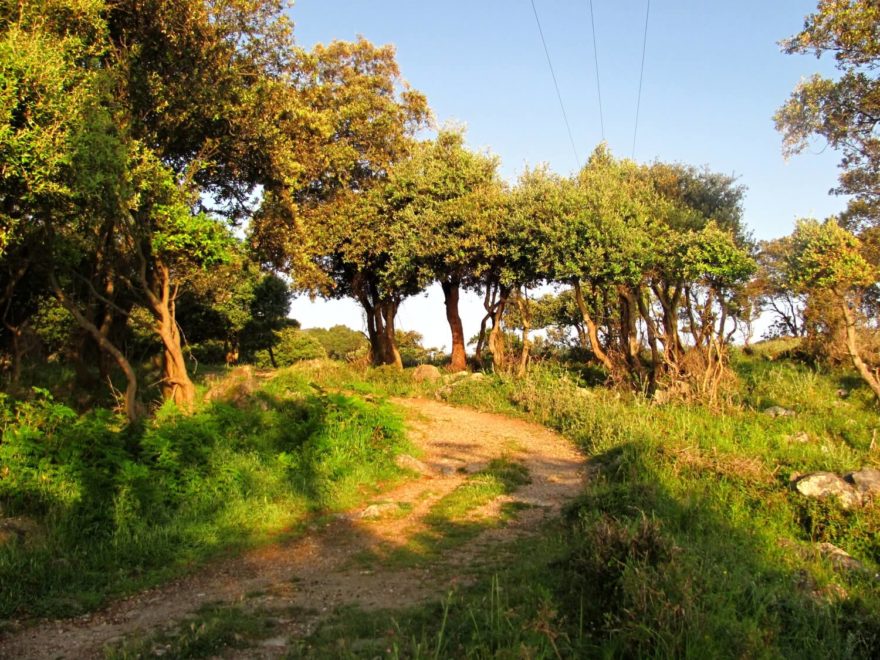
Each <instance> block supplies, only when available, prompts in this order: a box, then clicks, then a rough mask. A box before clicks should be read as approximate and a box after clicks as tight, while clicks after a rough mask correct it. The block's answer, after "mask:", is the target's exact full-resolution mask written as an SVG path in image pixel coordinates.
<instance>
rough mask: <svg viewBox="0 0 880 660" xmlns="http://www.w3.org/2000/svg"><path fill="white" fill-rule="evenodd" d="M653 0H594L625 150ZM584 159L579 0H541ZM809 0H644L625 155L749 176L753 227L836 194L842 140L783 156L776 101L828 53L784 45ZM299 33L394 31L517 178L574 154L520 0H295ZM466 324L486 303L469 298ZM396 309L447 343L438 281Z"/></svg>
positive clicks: (585, 49) (588, 132)
mask: <svg viewBox="0 0 880 660" xmlns="http://www.w3.org/2000/svg"><path fill="white" fill-rule="evenodd" d="M646 4H647V0H593V10H594V17H595V28H596V47H597V50H598V60H599V81H600V84H601V91H602V109H603V116H604V126H605V139H606V140H607V142H608V144H609V146H610V147H611V149H612V151H613V152H614V153H615V154H616V155H618V156H623V157H630V156H631V155H632V146H633V131H634V127H635V113H636V100H637V95H638V86H639V69H640V63H641V58H642V38H643V34H644V21H645V9H646ZM535 6H536V8H537V11H538V15H539V16H540V19H541V25H542V27H543V30H544V36H545V38H546V40H547V46H548V48H549V50H550V55H551V58H552V62H553V66H554V69H555V72H556V76H557V79H558V81H559V87H560V91H561V94H562V97H563V101H564V103H565V108H566V111H567V114H568V118H569V121H570V124H571V129H572V134H573V136H574V141H575V146H576V148H577V151H578V153H579V157H580V160H581V162H582V161H583V160H584V159H585V158H586V157H587V156H588V155H589V153H590V151H591V150H592V149H593V148H594V147H595V146H596V144H598V143H599V142H600V141H601V140H602V131H601V128H600V119H599V103H598V97H597V89H596V72H595V61H594V57H593V39H592V33H591V26H590V13H589V11H590V8H589V0H535ZM814 9H815V0H763V1H760V0H742V1H740V2H720V1H712V0H653V2H651V10H650V17H649V22H648V34H647V48H646V55H645V70H644V83H643V88H642V98H641V107H640V112H639V125H638V135H637V140H636V148H635V159H636V160H638V161H652V160H655V159H659V160H663V161H678V162H684V163H688V164H693V165H706V166H708V167H709V168H710V169H712V170H714V171H718V172H723V173H726V174H734V175H736V176H738V177H739V180H740V183H742V184H744V185H745V186H746V187H747V188H748V192H747V196H746V203H745V220H746V223H747V224H748V226H749V227H750V228H751V229H752V231H753V232H754V234H755V236H756V237H757V238H761V239H763V238H772V237H775V236H781V235H784V234H787V233H789V232H790V231H791V229H792V227H793V225H794V220H795V218H798V217H804V216H815V217H820V218H822V217H825V216H827V215H830V214H832V213H836V212H838V211H840V210H841V209H842V208H843V206H844V205H845V202H844V200H842V199H841V198H839V197H833V196H829V195H828V190H829V189H830V188H831V187H833V186H834V185H835V182H836V179H837V162H838V160H839V156H838V155H837V154H835V153H834V152H832V151H831V150H830V149H824V145H823V144H821V143H817V144H815V145H814V146H813V148H812V149H811V151H810V152H808V153H805V154H803V155H801V156H797V157H795V158H793V159H790V160H789V161H788V162H786V161H785V160H784V159H783V157H782V152H781V138H780V135H779V134H778V133H777V132H776V130H775V129H774V127H773V120H772V116H773V113H774V112H775V110H776V109H777V108H778V107H779V106H780V105H781V104H782V103H783V102H784V101H785V99H786V98H787V97H788V95H789V94H790V92H791V90H792V89H794V87H795V85H796V84H797V82H798V81H799V80H800V79H801V78H802V77H805V76H809V75H811V74H812V73H814V72H821V73H825V74H829V73H830V72H831V71H832V67H831V62H830V61H829V60H828V59H827V58H823V59H822V60H817V59H816V58H815V57H809V56H792V55H784V54H782V53H781V52H780V50H779V46H778V45H777V42H778V41H779V40H780V39H782V38H784V37H787V36H790V35H792V34H794V33H796V32H797V31H798V29H799V28H800V27H801V26H802V24H803V18H804V16H805V15H806V14H808V13H810V12H811V11H813V10H814ZM291 15H292V17H293V20H294V22H295V34H296V37H297V41H298V42H299V43H300V44H301V45H303V46H307V47H308V46H312V45H314V44H315V43H319V42H328V41H331V40H333V39H342V40H350V39H354V38H356V37H357V36H358V35H363V36H364V37H366V38H367V39H369V40H370V41H373V42H374V43H378V44H385V43H391V44H394V45H395V46H396V48H397V59H398V62H399V64H400V68H401V71H402V73H403V76H404V78H405V79H406V80H407V81H408V82H409V83H410V85H412V86H413V87H414V88H416V89H418V90H420V91H422V92H423V93H425V94H426V95H427V97H428V102H429V103H430V105H431V107H432V109H433V111H434V115H435V118H436V120H437V122H438V124H443V123H445V122H456V123H462V124H464V125H466V127H467V139H468V143H469V144H470V146H471V147H473V148H481V149H482V148H485V149H489V150H490V151H491V152H492V153H495V154H497V155H498V156H500V158H501V161H502V174H503V175H504V176H505V178H507V179H509V180H511V181H513V180H515V178H516V176H517V174H518V173H519V172H521V171H522V170H523V168H524V167H525V166H527V165H529V166H533V165H536V164H539V163H545V162H546V163H548V164H549V165H550V166H551V167H552V168H553V169H554V170H555V171H557V172H560V173H563V174H565V173H570V172H573V171H575V170H576V169H577V161H576V160H575V156H574V154H573V152H572V146H571V143H570V141H569V138H568V133H567V131H566V126H565V123H564V121H563V118H562V113H561V110H560V107H559V102H558V100H557V98H556V92H555V90H554V87H553V80H552V78H551V76H550V71H549V69H548V66H547V60H546V57H545V55H544V50H543V46H542V45H541V40H540V36H539V33H538V28H537V26H536V23H535V16H534V14H533V12H532V5H531V3H530V0H471V1H470V2H460V1H458V0H447V1H446V2H443V3H439V2H432V3H427V2H416V1H413V0H410V1H405V0H298V2H297V3H296V4H295V6H294V8H293V10H292V12H291ZM463 311H464V314H463V316H464V322H465V326H466V327H465V332H466V333H468V334H474V333H475V332H476V328H477V326H478V324H479V317H480V305H479V303H478V302H477V301H476V300H474V299H469V300H468V301H467V302H466V303H465V305H464V310H463ZM293 315H294V316H295V317H296V318H298V319H299V320H300V321H301V322H303V325H304V326H307V327H308V326H322V325H324V326H326V325H332V324H333V323H346V324H347V325H350V326H352V327H355V328H361V327H362V326H363V323H362V320H361V315H360V312H359V309H358V308H357V306H356V305H354V304H353V303H350V302H332V303H327V302H315V303H309V302H308V301H307V300H304V299H299V300H297V301H296V302H295V304H294V308H293ZM398 325H399V326H400V327H402V328H405V329H414V330H418V331H419V332H422V333H423V334H424V335H425V338H426V342H427V343H429V344H432V345H442V344H446V343H448V339H447V336H446V335H447V334H448V328H447V327H446V325H445V317H444V314H443V308H442V297H440V296H439V291H437V290H432V291H430V292H429V294H428V296H427V297H425V296H419V297H417V298H416V299H413V300H411V301H409V302H407V303H405V305H404V307H403V308H402V309H401V313H400V316H399V320H398Z"/></svg>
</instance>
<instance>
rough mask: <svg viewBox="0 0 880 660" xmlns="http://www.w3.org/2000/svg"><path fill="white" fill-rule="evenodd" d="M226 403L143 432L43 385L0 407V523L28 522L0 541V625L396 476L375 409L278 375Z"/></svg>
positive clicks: (395, 446)
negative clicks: (61, 399)
mask: <svg viewBox="0 0 880 660" xmlns="http://www.w3.org/2000/svg"><path fill="white" fill-rule="evenodd" d="M226 394H227V395H228V396H224V397H221V398H218V399H214V400H212V401H210V402H205V403H204V404H203V405H202V406H201V408H200V409H199V410H198V411H196V412H195V413H194V414H192V415H188V416H187V415H181V414H179V413H178V412H177V411H176V410H174V409H173V407H166V408H163V409H161V410H160V411H159V412H158V413H157V414H156V415H155V417H154V418H153V419H152V420H151V421H149V422H148V423H146V424H145V425H143V426H141V427H139V428H132V427H127V426H126V425H124V423H123V420H121V419H119V418H118V417H116V416H114V415H113V414H111V413H110V412H108V411H106V410H100V409H99V410H95V411H94V412H91V413H89V414H85V415H79V414H77V413H76V412H74V411H73V410H71V409H70V408H68V407H67V406H65V405H62V404H60V403H57V402H56V401H54V400H53V399H52V398H51V397H50V396H49V394H48V393H47V392H43V391H40V392H37V393H36V396H34V397H32V398H31V399H29V400H24V401H22V400H12V399H10V398H8V397H6V396H3V397H2V398H0V426H2V441H0V517H2V518H4V520H6V521H12V523H15V524H18V525H22V524H24V523H23V521H26V523H27V534H21V535H16V534H9V535H7V536H6V537H5V538H3V539H2V541H3V542H2V543H0V617H3V618H7V617H12V616H18V617H20V616H33V615H39V616H62V615H71V614H74V613H78V612H82V611H85V610H89V609H92V608H94V607H96V606H98V605H99V604H101V603H102V602H104V601H105V600H106V599H107V598H108V597H109V596H113V595H118V594H122V593H126V592H131V591H133V590H136V589H140V588H143V587H145V586H148V585H151V584H155V583H158V582H161V581H163V580H166V579H168V578H170V577H172V576H173V575H176V574H179V573H180V572H182V571H185V570H187V569H190V568H191V567H192V566H193V565H195V564H198V563H200V562H204V561H205V560H207V559H209V558H210V557H212V556H215V555H217V554H218V553H219V552H221V551H229V550H231V549H241V548H244V547H247V546H251V545H254V544H257V543H260V542H264V541H265V540H268V539H270V538H273V537H277V535H279V534H289V533H295V532H296V530H297V526H298V525H300V524H302V523H304V522H305V521H306V520H307V519H308V518H309V517H310V515H311V514H313V513H317V512H323V511H334V510H341V509H346V508H349V507H351V506H353V505H354V504H355V503H357V502H359V501H361V500H363V499H364V498H365V497H366V496H368V495H369V494H370V493H372V492H376V491H377V490H378V489H380V488H381V487H382V486H383V485H384V484H387V483H388V482H389V481H392V480H395V479H397V478H399V477H400V476H401V475H400V471H399V470H398V468H396V467H395V465H394V460H393V458H394V455H395V454H396V453H399V452H400V451H402V450H404V449H405V448H406V443H405V438H404V435H403V430H402V422H401V419H400V418H399V417H398V415H397V414H396V413H395V412H394V411H393V409H392V408H391V407H390V406H389V405H387V404H385V403H382V402H377V401H373V402H368V401H365V400H363V399H362V398H359V397H357V396H352V395H345V394H337V393H332V392H322V391H319V390H316V389H315V388H314V387H312V386H310V385H309V384H308V381H307V380H304V379H303V378H301V377H300V376H298V375H294V374H283V373H282V374H280V375H279V376H278V377H277V378H275V379H272V380H269V381H268V382H266V383H264V384H258V385H256V386H254V387H252V388H251V390H247V389H245V390H244V391H243V390H242V388H238V389H235V388H233V391H232V393H231V394H230V393H226ZM12 523H10V524H12Z"/></svg>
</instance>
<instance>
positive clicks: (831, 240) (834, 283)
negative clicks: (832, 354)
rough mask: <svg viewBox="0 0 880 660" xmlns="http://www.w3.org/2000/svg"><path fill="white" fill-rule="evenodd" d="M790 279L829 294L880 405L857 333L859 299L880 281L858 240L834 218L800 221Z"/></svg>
mask: <svg viewBox="0 0 880 660" xmlns="http://www.w3.org/2000/svg"><path fill="white" fill-rule="evenodd" d="M791 243H792V249H791V255H790V257H789V259H788V264H787V266H788V268H787V272H788V277H789V280H790V282H791V285H792V287H793V288H794V289H795V290H797V291H801V292H805V293H807V294H812V293H813V292H820V293H824V294H827V295H828V296H829V297H830V298H831V300H832V301H833V303H834V304H835V305H836V307H837V310H838V311H839V313H840V314H841V315H842V317H843V320H844V324H845V339H844V341H845V344H846V350H847V352H848V353H849V356H850V359H851V360H852V363H853V366H854V367H855V369H856V371H857V372H858V374H859V376H861V378H862V380H864V381H865V383H866V384H867V385H868V386H869V387H870V388H871V390H872V391H873V392H874V395H875V396H876V397H877V399H878V401H880V380H878V378H877V376H876V374H875V373H874V372H873V371H872V370H871V369H870V368H869V367H868V365H867V364H865V361H864V359H863V357H862V355H861V351H860V347H859V340H858V334H857V332H856V329H857V324H858V322H859V319H858V308H859V302H860V297H861V296H862V295H863V292H864V290H865V288H866V287H868V286H871V285H873V284H875V283H876V281H877V272H876V269H875V268H874V267H872V266H871V265H870V264H869V263H868V262H867V261H866V260H865V259H864V257H863V256H862V255H861V252H860V248H861V246H860V243H859V240H858V238H856V237H855V236H854V235H853V234H851V233H850V232H848V231H846V230H845V229H843V228H842V227H841V226H840V225H839V224H838V223H837V221H836V219H834V218H829V219H828V220H826V221H825V222H821V223H820V222H818V221H817V220H799V221H798V223H797V225H796V227H795V231H794V233H793V234H792V236H791Z"/></svg>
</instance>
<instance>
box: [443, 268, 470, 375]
mask: <svg viewBox="0 0 880 660" xmlns="http://www.w3.org/2000/svg"><path fill="white" fill-rule="evenodd" d="M440 286H441V287H442V289H443V300H444V302H445V303H446V320H447V321H448V322H449V330H450V331H451V333H452V359H451V360H450V362H449V371H452V372H456V371H464V370H465V369H467V354H466V353H465V348H464V327H463V326H462V323H461V315H460V314H459V312H458V299H459V294H460V290H461V281H460V280H459V279H458V278H455V277H451V278H449V279H448V280H444V281H443V282H441V283H440Z"/></svg>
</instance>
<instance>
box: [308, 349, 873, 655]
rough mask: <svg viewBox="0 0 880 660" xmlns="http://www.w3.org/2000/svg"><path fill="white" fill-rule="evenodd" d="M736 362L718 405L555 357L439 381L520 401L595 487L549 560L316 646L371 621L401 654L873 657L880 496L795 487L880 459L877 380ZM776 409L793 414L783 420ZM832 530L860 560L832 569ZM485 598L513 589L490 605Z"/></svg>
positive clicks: (782, 364)
mask: <svg viewBox="0 0 880 660" xmlns="http://www.w3.org/2000/svg"><path fill="white" fill-rule="evenodd" d="M734 368H735V370H736V372H737V374H738V377H739V386H738V389H737V391H736V392H735V393H734V396H733V397H732V398H731V399H730V400H729V401H728V402H727V403H726V404H725V406H724V407H723V408H722V409H720V410H719V409H707V408H705V407H703V406H700V405H696V404H689V405H684V404H675V403H669V404H665V405H656V404H653V403H652V402H650V401H648V400H646V399H644V398H641V397H638V396H634V395H632V394H629V393H625V392H619V391H615V390H609V389H604V388H590V387H584V386H583V384H582V383H581V382H580V381H579V380H578V378H577V377H576V376H574V375H572V374H571V372H568V371H565V370H562V369H560V368H554V367H539V368H537V369H535V370H533V371H532V373H531V374H530V375H529V376H528V377H527V378H524V379H515V378H508V377H485V378H466V379H461V380H460V381H447V382H444V383H438V384H435V385H434V386H433V390H432V391H433V393H435V395H436V396H438V397H439V398H442V399H444V400H446V401H449V402H451V403H455V404H458V405H468V406H473V407H477V408H480V409H483V410H490V411H495V412H505V413H511V412H512V413H513V414H517V415H521V416H524V417H527V418H530V419H532V420H535V421H538V422H540V423H542V424H545V425H547V426H549V427H551V428H554V429H557V430H559V431H560V432H562V433H564V434H565V435H566V436H568V437H569V438H571V439H572V440H573V441H574V442H575V443H576V444H577V445H579V446H580V447H581V448H582V449H583V450H584V451H585V453H586V454H587V455H588V456H589V457H590V459H589V460H590V468H589V472H590V479H589V481H588V484H587V487H586V489H585V492H584V494H583V495H582V497H581V498H580V499H579V500H578V501H576V502H575V503H573V504H572V506H571V507H570V509H569V512H568V515H567V517H566V521H565V531H564V533H563V535H562V540H561V542H560V545H559V547H558V548H556V549H555V550H554V551H550V552H545V553H544V555H543V559H544V560H545V561H544V562H543V563H542V562H540V561H539V562H537V563H536V562H535V561H534V559H535V557H534V555H533V556H531V557H527V556H525V554H526V553H529V549H528V548H523V550H522V552H517V553H516V555H515V559H514V564H513V565H511V566H508V567H505V568H504V569H502V570H501V571H500V572H496V573H493V574H491V575H485V576H484V579H483V580H482V581H481V582H480V583H478V584H477V585H476V586H474V587H472V588H470V589H465V590H464V591H461V592H457V593H455V594H454V595H453V596H452V597H451V598H450V599H449V600H448V601H447V602H446V604H445V605H444V606H442V609H438V608H440V607H441V606H440V605H437V606H432V607H431V608H417V609H416V610H414V611H408V612H395V613H385V614H382V615H368V614H366V613H357V614H352V613H344V614H342V615H340V618H339V619H337V621H336V622H332V623H329V624H327V630H328V631H332V633H328V632H326V631H325V632H324V633H319V634H318V635H317V636H316V637H315V638H314V639H313V640H312V643H313V644H314V646H313V647H312V648H313V650H314V652H315V654H316V655H318V656H320V655H321V653H322V652H329V651H330V649H331V648H335V649H336V650H338V651H340V652H342V651H345V653H342V654H343V655H345V654H346V653H349V652H351V649H350V648H348V647H346V646H345V643H344V642H343V641H340V640H343V639H349V637H347V635H348V634H349V633H350V634H351V635H354V636H355V637H357V636H359V635H360V636H363V635H364V634H366V633H365V631H364V629H365V628H369V627H370V626H374V627H375V628H374V630H375V631H376V632H377V633H378V632H380V631H383V630H384V631H386V634H384V636H383V635H380V639H379V640H378V641H377V643H378V644H379V646H378V647H377V648H380V647H382V644H384V648H385V649H386V650H388V649H391V650H392V651H393V653H392V654H399V655H402V656H406V657H427V656H431V657H434V655H433V652H434V650H435V649H437V648H440V649H442V650H443V653H441V656H442V655H449V654H452V655H457V656H458V655H460V656H470V657H490V656H496V655H502V656H513V655H516V656H521V655H525V656H528V657H555V656H556V655H557V654H559V655H562V656H573V655H574V656H578V655H588V656H593V655H597V656H607V657H634V656H660V657H670V656H675V657H701V658H702V657H779V656H785V657H791V656H802V655H805V654H807V655H809V656H810V657H840V658H850V657H865V658H867V657H876V654H877V652H878V651H880V624H878V621H880V581H878V579H877V578H876V577H875V576H876V574H877V571H878V564H880V535H878V533H877V531H878V529H880V505H878V504H877V503H875V504H869V505H867V506H865V507H863V508H859V509H855V510H851V511H847V510H844V509H842V508H840V506H838V505H837V503H836V502H834V501H829V502H824V501H819V502H817V501H813V500H808V499H806V498H803V497H802V496H800V495H799V494H798V493H797V492H796V491H795V490H794V489H793V487H792V483H791V481H792V479H793V478H795V477H797V476H798V475H800V474H804V473H807V472H812V471H818V470H828V471H832V472H838V473H844V472H848V471H850V470H855V469H859V468H861V467H865V466H875V467H876V466H878V465H880V450H878V448H877V438H876V436H877V429H878V428H880V418H878V416H877V410H876V408H875V407H874V404H873V401H872V398H871V395H870V392H868V391H867V390H866V389H865V388H864V387H862V386H861V385H860V384H859V383H858V381H857V380H855V379H853V378H852V377H851V376H850V375H849V374H847V373H845V372H837V371H822V370H817V369H815V368H813V367H810V366H807V365H803V364H799V363H796V362H792V361H788V360H785V359H775V356H774V355H772V354H770V355H768V354H767V353H762V352H758V353H756V354H753V355H751V356H749V355H737V356H735V359H734ZM372 387H374V388H375V387H376V386H375V385H373V386H372ZM411 387H412V388H420V393H425V388H426V386H425V385H424V384H421V385H411ZM401 389H402V386H401V384H400V383H399V382H398V383H395V384H394V386H393V391H394V392H399V391H400V390H401ZM428 393H430V392H428ZM771 406H782V407H784V408H786V409H788V410H791V411H792V412H793V413H794V414H791V415H786V416H783V417H771V416H770V415H768V414H767V413H765V412H764V411H765V410H766V409H767V408H769V407H771ZM821 542H828V543H833V544H834V545H836V546H838V547H839V548H841V549H843V550H845V551H846V552H848V553H850V554H851V555H852V556H853V557H855V558H856V559H857V560H859V561H860V562H862V564H863V566H864V570H861V571H847V570H842V569H840V568H838V567H835V566H834V565H833V564H831V563H830V562H829V561H828V560H827V559H826V558H824V557H823V555H822V554H821V552H820V551H819V545H818V544H819V543H821ZM487 594H489V595H490V596H491V594H495V596H491V598H496V600H497V597H498V594H502V595H503V599H504V604H503V607H501V608H496V609H493V610H492V611H494V612H495V614H492V615H491V616H494V617H495V618H494V619H493V618H491V617H490V614H489V612H487V609H486V608H487V607H490V609H491V608H492V607H494V606H492V601H491V598H490V601H489V603H488V605H487ZM496 615H497V616H496ZM383 617H384V618H383ZM499 621H501V622H502V624H499V623H498V622H499ZM389 622H394V623H395V625H396V626H397V627H396V628H395V627H393V626H391V627H389V626H390V623H389ZM499 625H501V629H502V631H503V632H500V633H499V629H498V626H499ZM346 630H348V632H346ZM388 631H396V632H394V633H393V634H391V633H389V632H388ZM514 631H528V632H514ZM331 634H332V637H333V640H334V641H333V642H332V644H335V645H336V646H335V647H334V646H329V645H330V644H331V641H330V639H329V637H328V635H331ZM374 650H375V649H374ZM352 655H358V656H359V655H361V653H359V652H353V653H352Z"/></svg>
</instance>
